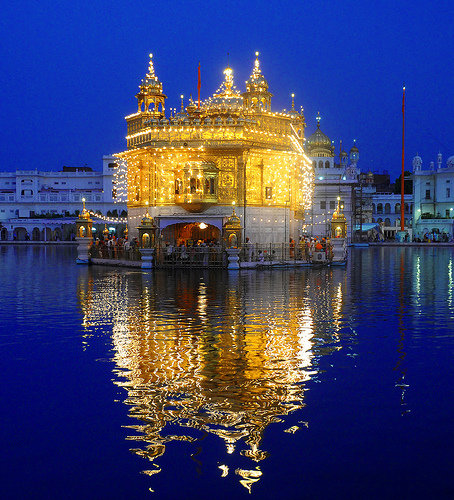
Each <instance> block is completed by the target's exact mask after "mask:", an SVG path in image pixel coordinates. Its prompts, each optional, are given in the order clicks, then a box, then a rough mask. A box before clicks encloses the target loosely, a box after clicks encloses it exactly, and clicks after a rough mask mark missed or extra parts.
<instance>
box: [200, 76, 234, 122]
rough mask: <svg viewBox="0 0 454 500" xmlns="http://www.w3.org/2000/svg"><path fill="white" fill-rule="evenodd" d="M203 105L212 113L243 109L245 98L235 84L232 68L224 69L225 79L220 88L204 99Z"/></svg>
mask: <svg viewBox="0 0 454 500" xmlns="http://www.w3.org/2000/svg"><path fill="white" fill-rule="evenodd" d="M202 107H203V108H204V109H205V110H206V111H207V113H210V114H214V113H219V112H220V113H228V112H232V111H233V112H235V111H237V112H239V111H240V110H241V109H243V98H242V97H241V95H240V93H239V91H238V90H237V89H236V88H235V86H234V84H233V70H232V68H230V67H227V68H226V69H225V70H224V81H223V82H222V84H221V86H220V88H219V90H218V91H217V92H216V93H215V94H213V96H212V97H209V98H208V99H207V100H206V101H204V102H203V104H202Z"/></svg>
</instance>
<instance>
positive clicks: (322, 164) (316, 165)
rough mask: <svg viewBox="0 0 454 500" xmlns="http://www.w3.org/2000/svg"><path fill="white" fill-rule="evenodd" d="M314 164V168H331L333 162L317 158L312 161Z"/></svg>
mask: <svg viewBox="0 0 454 500" xmlns="http://www.w3.org/2000/svg"><path fill="white" fill-rule="evenodd" d="M312 165H313V167H314V168H323V167H325V168H331V163H330V162H329V161H325V162H323V161H322V160H319V161H318V162H317V160H313V161H312Z"/></svg>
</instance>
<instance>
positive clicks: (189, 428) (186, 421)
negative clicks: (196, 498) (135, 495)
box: [78, 268, 347, 491]
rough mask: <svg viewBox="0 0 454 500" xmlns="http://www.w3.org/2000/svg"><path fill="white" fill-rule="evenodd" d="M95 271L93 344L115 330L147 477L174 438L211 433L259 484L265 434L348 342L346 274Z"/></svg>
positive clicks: (83, 296)
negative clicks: (343, 337) (343, 336)
mask: <svg viewBox="0 0 454 500" xmlns="http://www.w3.org/2000/svg"><path fill="white" fill-rule="evenodd" d="M87 273H88V274H86V275H81V278H80V281H79V286H78V294H79V300H80V307H81V309H82V311H83V325H84V327H85V329H86V338H85V339H84V341H89V337H90V336H91V335H95V334H96V330H97V329H98V328H100V327H102V326H103V325H106V324H111V325H112V335H113V344H114V350H115V356H114V360H115V363H116V370H115V372H116V375H117V379H116V382H115V383H116V384H117V385H118V386H120V387H123V388H124V389H125V390H126V391H127V397H126V399H125V404H127V405H128V406H129V407H130V409H129V416H130V417H131V418H132V419H133V420H132V421H131V424H130V425H129V426H128V428H129V429H131V431H134V433H131V435H130V436H129V438H128V439H129V440H131V441H134V445H133V451H134V452H135V453H137V454H138V455H140V456H142V457H144V458H146V459H148V460H149V465H148V466H147V470H145V471H144V472H145V473H146V474H148V475H154V474H157V473H159V472H160V471H161V467H160V465H159V457H161V456H162V455H163V454H164V453H165V452H166V445H167V444H168V443H171V442H176V441H188V442H196V441H200V440H202V439H204V438H205V437H206V436H207V435H209V434H211V435H216V436H218V437H219V438H220V439H221V440H222V441H223V442H224V444H225V451H226V453H227V454H229V455H234V454H236V453H239V455H240V456H243V457H246V458H247V459H248V460H249V464H250V466H249V467H248V468H247V469H244V468H236V469H235V477H238V478H239V481H240V483H241V484H242V485H243V486H244V487H245V488H247V489H248V490H249V491H250V490H251V487H252V485H253V484H254V483H255V482H257V481H259V480H260V478H261V476H262V471H261V470H260V466H259V465H258V463H259V462H260V461H262V460H264V459H265V458H266V457H267V455H268V453H267V451H266V450H265V449H263V447H262V439H263V435H264V431H265V429H266V428H267V427H268V426H269V425H270V424H272V423H276V422H281V421H282V418H283V417H285V416H286V415H288V414H289V413H290V412H293V411H295V410H297V409H299V408H302V407H303V406H304V392H305V391H306V390H307V386H306V383H307V381H309V380H310V379H311V378H312V377H315V376H316V374H317V371H318V359H319V357H320V356H321V355H324V354H329V353H331V352H332V351H333V350H335V349H339V348H340V347H339V345H340V344H339V332H340V330H341V328H342V314H341V313H342V307H343V301H344V296H345V288H346V279H347V274H346V271H345V270H343V269H334V270H333V269H331V270H330V269H323V270H293V271H285V272H282V273H281V272H276V271H274V272H271V273H270V272H252V273H242V274H237V273H230V274H228V273H222V272H221V273H220V272H215V273H212V272H199V273H196V272H194V273H190V272H187V271H186V272H181V273H176V274H168V273H166V272H156V273H154V274H145V273H143V274H142V273H141V272H135V271H134V272H124V273H121V272H111V273H107V272H106V271H105V270H104V269H102V270H99V269H96V268H95V269H93V268H91V269H89V270H88V271H87ZM304 424H305V425H308V424H307V423H305V422H303V425H304ZM296 430H298V426H293V427H290V428H289V429H287V430H286V432H288V433H294V432H295V431H296ZM200 450H201V448H200V449H199V451H197V452H195V453H194V454H193V455H192V457H191V458H192V459H193V460H194V461H195V462H196V463H197V464H199V465H200V462H199V461H198V458H197V455H198V453H199V452H200ZM223 457H224V458H223ZM225 458H226V455H224V456H219V457H218V463H220V464H221V465H219V469H220V472H221V477H226V476H228V475H229V467H228V466H227V465H226V464H225V463H224V462H225ZM230 474H231V472H230Z"/></svg>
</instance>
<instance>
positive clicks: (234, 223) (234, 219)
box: [225, 207, 241, 229]
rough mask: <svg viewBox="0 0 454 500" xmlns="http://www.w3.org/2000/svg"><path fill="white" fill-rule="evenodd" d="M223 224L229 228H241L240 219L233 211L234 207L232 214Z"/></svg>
mask: <svg viewBox="0 0 454 500" xmlns="http://www.w3.org/2000/svg"><path fill="white" fill-rule="evenodd" d="M225 226H226V227H228V228H229V229H241V220H240V218H239V217H238V215H236V213H235V207H233V212H232V215H231V216H230V217H229V218H228V219H227V222H226V223H225Z"/></svg>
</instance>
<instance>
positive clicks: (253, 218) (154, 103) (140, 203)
mask: <svg viewBox="0 0 454 500" xmlns="http://www.w3.org/2000/svg"><path fill="white" fill-rule="evenodd" d="M136 98H137V101H138V110H137V112H136V113H133V114H131V115H129V116H127V117H126V122H127V136H126V139H127V148H128V149H127V151H124V152H122V153H119V154H118V155H117V156H118V157H119V158H121V159H123V160H125V162H124V164H126V165H127V168H123V169H119V172H118V176H119V177H118V179H117V183H118V184H119V185H123V186H125V190H126V189H127V204H128V214H129V220H128V222H129V226H130V227H129V229H130V230H132V233H130V234H131V236H133V235H134V230H135V229H134V227H135V226H136V225H137V223H138V222H140V220H141V218H142V217H143V216H144V214H145V209H146V204H147V203H148V205H149V207H150V215H151V216H152V217H153V218H154V219H155V221H156V222H157V224H158V227H159V228H160V231H161V232H162V231H164V230H165V228H167V227H168V228H172V230H167V233H165V238H166V239H169V240H172V239H173V240H174V241H175V240H176V239H177V237H178V231H179V229H180V228H182V227H183V226H184V225H186V226H187V224H189V223H193V224H199V223H201V222H204V223H205V224H207V225H209V226H210V229H211V233H210V234H211V235H212V236H213V237H214V239H220V238H221V233H222V229H223V224H224V222H225V219H226V217H228V216H229V215H230V214H231V207H232V204H235V205H236V206H237V207H238V215H239V217H240V218H241V223H242V227H243V238H244V237H245V236H246V235H247V236H248V237H250V238H251V239H253V240H254V241H255V242H260V243H276V242H284V241H287V240H288V238H295V239H296V238H297V237H298V236H299V234H300V232H301V228H302V224H303V221H304V215H305V211H306V210H308V209H309V208H310V206H311V199H312V192H313V168H312V165H311V162H310V160H309V159H308V158H307V156H306V155H305V153H304V149H303V142H304V129H305V126H306V124H305V119H304V116H303V113H302V111H301V112H298V111H297V110H296V109H295V106H294V96H293V95H292V108H291V110H290V111H289V112H273V111H272V110H271V98H272V94H271V93H270V92H269V89H268V82H267V80H266V79H265V77H264V75H263V73H262V70H261V68H260V61H259V58H258V52H257V53H256V57H255V61H254V65H253V69H252V73H251V75H250V77H249V79H248V80H247V81H246V91H245V92H243V93H241V92H240V91H239V90H238V89H237V88H236V87H235V85H234V76H233V70H232V68H230V67H227V68H226V69H225V70H224V80H223V82H222V83H221V86H220V88H219V89H218V90H217V91H216V92H215V93H214V94H213V95H212V96H211V97H209V98H207V99H205V100H203V101H200V100H199V101H198V102H194V101H193V100H192V98H191V99H190V100H189V104H188V105H187V106H186V107H185V105H184V99H183V96H181V110H180V112H178V113H175V114H174V115H173V116H172V114H170V116H168V117H166V110H165V101H166V99H167V96H166V95H165V94H164V93H163V85H162V83H161V82H160V81H159V79H158V77H157V75H156V72H155V69H154V64H153V58H152V55H151V54H150V61H149V67H148V72H147V74H146V77H145V78H144V79H143V80H142V82H141V84H140V86H139V92H138V93H137V95H136ZM122 176H123V178H122ZM126 185H127V188H126ZM284 220H285V227H284V224H283V223H284Z"/></svg>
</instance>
